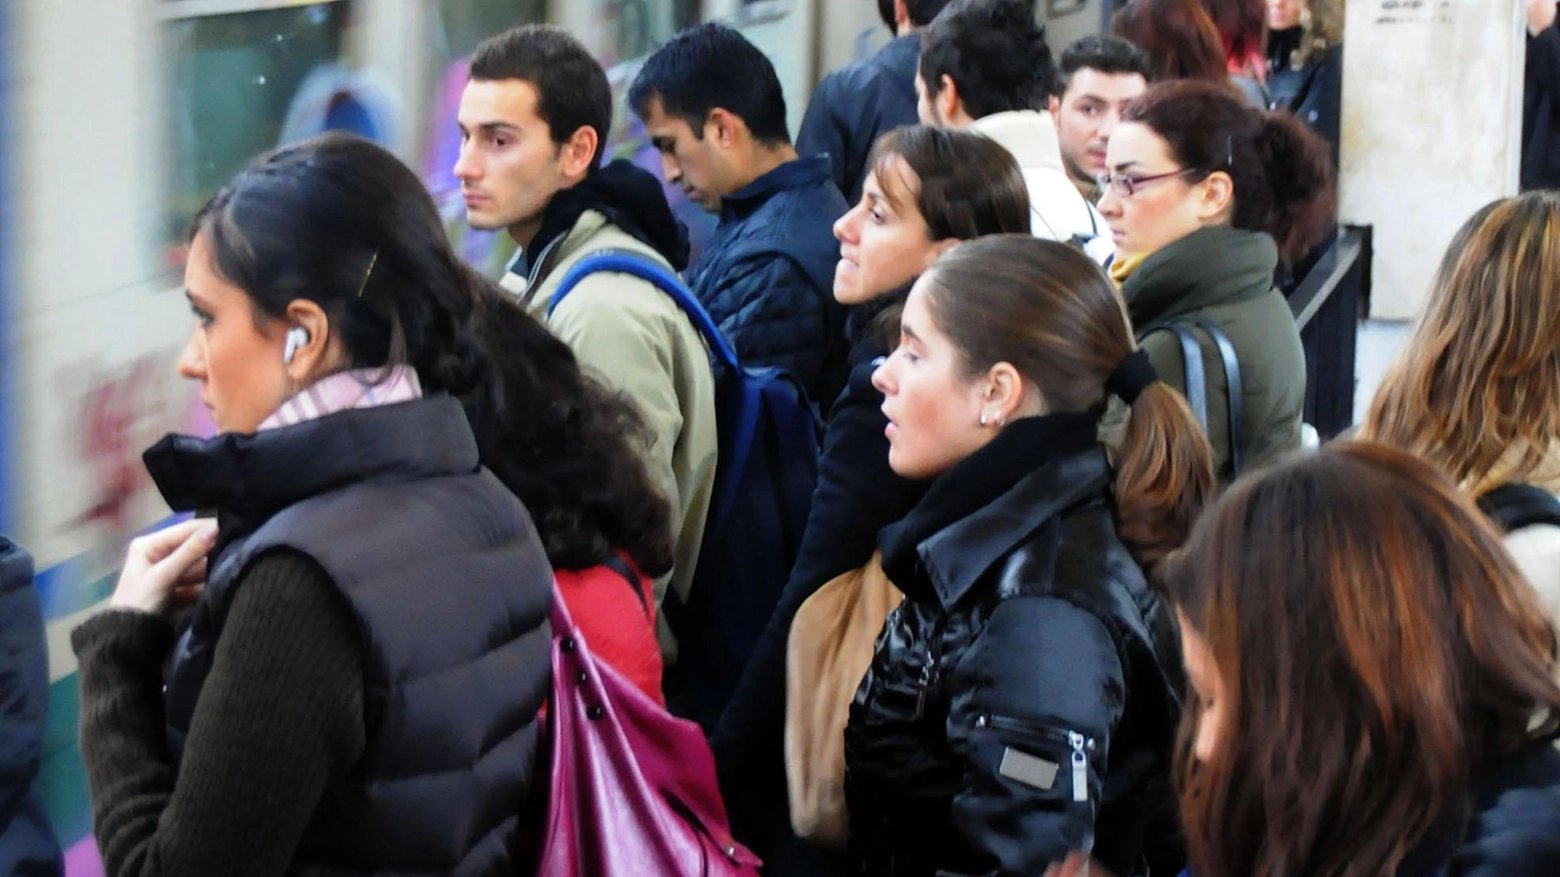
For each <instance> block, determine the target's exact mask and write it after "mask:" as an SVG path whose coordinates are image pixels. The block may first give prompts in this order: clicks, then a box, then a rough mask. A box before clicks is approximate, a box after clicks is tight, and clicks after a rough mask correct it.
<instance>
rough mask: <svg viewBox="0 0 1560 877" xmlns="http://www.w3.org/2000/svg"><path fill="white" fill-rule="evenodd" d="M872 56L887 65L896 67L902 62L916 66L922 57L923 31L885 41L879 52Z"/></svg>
mask: <svg viewBox="0 0 1560 877" xmlns="http://www.w3.org/2000/svg"><path fill="white" fill-rule="evenodd" d="M872 58H873V59H874V60H878V61H881V62H882V63H883V64H884V66H887V67H895V66H897V65H899V64H901V63H903V64H905V65H909V66H914V65H915V64H916V63H917V62H918V61H919V60H920V58H921V31H919V30H917V31H916V32H914V33H909V34H905V35H904V36H902V37H894V38H893V39H891V40H889V41H888V42H886V43H884V44H883V48H881V49H878V53H877V54H876V55H873V56H872Z"/></svg>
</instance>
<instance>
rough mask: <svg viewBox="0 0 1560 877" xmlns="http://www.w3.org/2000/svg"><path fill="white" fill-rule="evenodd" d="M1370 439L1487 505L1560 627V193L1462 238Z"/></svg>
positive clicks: (1368, 431) (1379, 404)
mask: <svg viewBox="0 0 1560 877" xmlns="http://www.w3.org/2000/svg"><path fill="white" fill-rule="evenodd" d="M1360 436H1361V437H1362V438H1370V439H1374V440H1376V441H1381V442H1385V443H1387V444H1391V445H1396V446H1397V447H1400V448H1404V449H1406V450H1408V451H1411V452H1413V453H1414V454H1416V455H1417V456H1419V457H1420V458H1422V459H1425V460H1428V461H1430V462H1431V463H1433V464H1435V465H1436V466H1437V467H1439V468H1440V469H1441V470H1442V471H1443V472H1445V473H1447V474H1448V475H1450V476H1451V478H1452V480H1453V481H1454V482H1456V483H1457V484H1458V485H1459V486H1460V487H1461V488H1462V489H1463V490H1464V491H1466V492H1467V493H1468V494H1469V495H1471V496H1472V497H1474V498H1475V499H1477V500H1479V501H1480V504H1481V505H1483V506H1485V508H1486V510H1487V511H1488V512H1490V513H1491V514H1492V516H1493V517H1495V518H1496V519H1497V521H1499V522H1502V526H1503V527H1504V528H1506V529H1508V530H1509V532H1508V533H1507V534H1506V548H1507V550H1509V551H1510V552H1511V553H1512V556H1513V557H1515V558H1516V561H1517V566H1518V567H1519V568H1520V569H1521V570H1522V572H1523V574H1524V575H1525V576H1526V577H1527V580H1528V582H1529V583H1530V584H1531V585H1532V586H1533V587H1534V588H1536V589H1537V590H1538V593H1539V597H1540V600H1541V601H1542V603H1543V604H1544V606H1545V608H1546V609H1547V611H1548V612H1549V615H1550V617H1551V618H1560V527H1557V526H1555V525H1554V523H1555V522H1556V514H1557V513H1560V502H1557V501H1556V500H1555V499H1554V494H1555V493H1557V492H1560V194H1557V193H1555V192H1530V193H1528V194H1526V195H1523V196H1522V197H1520V198H1509V199H1506V200H1503V201H1497V202H1495V203H1494V204H1490V205H1489V206H1487V207H1485V208H1484V209H1482V210H1480V211H1479V212H1478V213H1476V214H1474V216H1473V218H1471V219H1469V220H1468V222H1467V223H1466V224H1464V225H1463V227H1462V229H1461V230H1460V231H1458V233H1457V236H1456V237H1455V238H1453V240H1452V245H1451V246H1450V247H1448V248H1447V251H1446V256H1445V258H1444V259H1443V260H1442V262H1441V267H1440V270H1439V271H1438V272H1437V274H1436V277H1435V280H1434V282H1433V283H1432V285H1431V290H1430V302H1429V304H1428V305H1426V307H1425V311H1424V314H1423V315H1422V316H1421V317H1420V318H1419V323H1418V324H1417V325H1416V326H1415V327H1414V334H1413V336H1412V338H1410V340H1409V342H1408V346H1407V347H1406V348H1404V350H1403V353H1402V355H1401V356H1400V357H1399V358H1398V361H1397V362H1396V363H1395V364H1394V365H1393V367H1392V369H1391V370H1390V371H1388V372H1387V376H1386V378H1385V379H1384V380H1383V381H1382V384H1381V388H1380V389H1379V390H1378V391H1377V392H1376V397H1375V399H1374V400H1372V402H1371V406H1370V411H1369V414H1368V415H1367V416H1366V418H1365V424H1364V426H1363V427H1362V428H1361V430H1360ZM1545 506H1547V507H1548V508H1549V513H1548V514H1543V512H1544V507H1545ZM1524 508H1529V509H1532V510H1533V511H1534V512H1537V513H1538V514H1522V513H1521V512H1522V511H1523V509H1524Z"/></svg>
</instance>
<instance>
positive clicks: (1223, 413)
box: [1099, 82, 1334, 481]
mask: <svg viewBox="0 0 1560 877" xmlns="http://www.w3.org/2000/svg"><path fill="white" fill-rule="evenodd" d="M1105 166H1106V173H1105V175H1104V176H1103V178H1102V179H1101V181H1100V184H1101V191H1102V192H1103V196H1102V198H1101V200H1100V203H1099V209H1100V213H1101V214H1102V215H1103V216H1104V217H1105V220H1106V221H1107V222H1108V223H1109V224H1110V227H1111V231H1112V232H1113V233H1114V237H1115V241H1116V260H1115V261H1114V262H1113V263H1112V265H1111V276H1112V277H1114V278H1115V280H1116V282H1118V283H1120V284H1121V292H1122V296H1123V297H1124V298H1125V299H1126V301H1127V308H1128V310H1129V311H1130V313H1131V316H1132V323H1133V326H1134V327H1135V328H1136V330H1137V332H1138V334H1139V337H1140V338H1141V340H1142V344H1143V347H1144V348H1145V349H1146V350H1147V351H1148V355H1149V358H1150V359H1152V360H1153V363H1154V367H1155V368H1156V369H1158V371H1159V374H1160V375H1161V376H1162V377H1163V379H1164V380H1165V381H1166V382H1167V383H1169V384H1171V385H1172V386H1174V387H1176V388H1177V389H1179V390H1181V391H1182V392H1186V391H1187V389H1188V387H1187V377H1186V376H1187V371H1188V370H1187V367H1186V360H1185V358H1184V356H1183V354H1182V346H1181V343H1180V341H1179V340H1178V338H1177V335H1176V334H1175V333H1174V332H1171V331H1157V329H1156V327H1157V326H1160V325H1163V324H1171V326H1172V327H1175V326H1185V327H1189V328H1192V327H1197V324H1198V323H1199V322H1200V321H1202V322H1205V323H1207V324H1209V325H1211V326H1214V327H1217V328H1218V329H1219V330H1220V331H1221V332H1222V333H1223V334H1224V335H1225V336H1227V337H1228V339H1229V342H1230V344H1231V346H1232V347H1233V348H1234V353H1235V358H1236V359H1237V361H1238V363H1239V372H1238V373H1239V376H1240V382H1241V392H1240V393H1239V394H1238V396H1237V397H1236V400H1235V401H1236V402H1237V403H1238V404H1237V405H1236V407H1237V408H1239V409H1240V410H1241V411H1240V417H1239V421H1240V429H1239V434H1238V435H1237V436H1234V437H1232V436H1231V431H1230V426H1229V425H1230V419H1231V418H1230V414H1231V401H1232V400H1231V397H1230V393H1229V389H1228V384H1227V382H1226V379H1225V374H1224V367H1223V362H1224V358H1223V357H1222V356H1221V354H1220V351H1219V349H1218V347H1217V346H1216V344H1215V341H1214V339H1213V338H1212V337H1211V335H1210V333H1208V332H1207V331H1205V329H1203V328H1201V327H1197V328H1193V331H1192V333H1191V337H1193V338H1194V339H1195V341H1196V343H1197V344H1198V345H1199V347H1200V348H1201V352H1202V361H1203V362H1202V365H1203V368H1202V372H1203V375H1204V384H1205V389H1206V399H1207V406H1206V411H1207V414H1206V417H1207V423H1206V426H1207V430H1208V437H1209V441H1210V443H1211V444H1212V446H1213V452H1214V464H1215V467H1216V470H1217V471H1218V473H1219V476H1220V478H1221V480H1225V481H1228V480H1230V479H1232V478H1233V477H1234V475H1235V474H1236V469H1237V468H1239V467H1237V466H1236V460H1237V459H1239V460H1240V467H1248V466H1251V465H1255V464H1259V463H1261V462H1263V461H1265V460H1268V459H1271V458H1272V457H1274V456H1276V455H1278V454H1281V453H1283V452H1284V451H1286V450H1289V449H1292V448H1296V447H1299V445H1300V417H1301V408H1302V406H1303V404H1304V401H1305V354H1304V352H1303V351H1302V350H1301V347H1300V334H1299V331H1298V330H1297V329H1296V327H1295V323H1294V318H1293V316H1292V314H1291V313H1290V310H1289V306H1288V304H1287V303H1285V301H1284V298H1283V296H1282V295H1281V294H1280V293H1279V291H1278V290H1277V289H1276V288H1275V287H1274V284H1273V278H1274V273H1275V271H1276V270H1277V268H1278V266H1279V264H1280V263H1281V262H1282V263H1283V264H1286V265H1287V264H1290V263H1292V262H1293V260H1294V259H1296V258H1297V257H1299V256H1301V255H1303V254H1304V253H1306V252H1307V251H1308V250H1309V249H1310V248H1311V247H1312V246H1314V245H1315V244H1316V243H1317V242H1318V241H1320V240H1321V238H1322V237H1323V236H1324V235H1325V234H1326V233H1327V230H1328V229H1329V228H1330V227H1331V223H1332V216H1333V207H1334V188H1333V169H1332V162H1331V159H1330V156H1329V152H1328V146H1327V144H1326V143H1325V142H1324V141H1322V139H1321V138H1319V137H1318V136H1317V135H1316V134H1314V133H1312V132H1311V131H1310V130H1309V129H1308V128H1306V127H1305V125H1304V124H1302V123H1301V122H1300V121H1299V120H1298V119H1296V118H1295V117H1294V116H1292V115H1290V114H1288V113H1271V112H1270V113H1263V112H1261V111H1259V110H1255V109H1252V108H1250V107H1248V106H1247V105H1245V104H1244V103H1242V102H1241V100H1240V98H1238V97H1235V96H1233V95H1231V94H1230V93H1229V92H1228V91H1227V90H1226V89H1224V88H1221V87H1219V86H1217V85H1212V84H1209V83H1202V82H1167V83H1162V84H1160V85H1156V86H1154V87H1153V88H1151V89H1149V91H1148V92H1147V93H1146V94H1144V95H1143V97H1141V98H1139V99H1138V100H1137V101H1135V102H1133V104H1131V105H1130V106H1129V107H1128V108H1127V110H1126V112H1125V113H1124V114H1123V116H1122V120H1121V123H1120V124H1119V125H1118V126H1117V127H1116V130H1115V132H1114V133H1113V134H1112V135H1111V138H1110V144H1109V146H1108V147H1107V149H1106V156H1105Z"/></svg>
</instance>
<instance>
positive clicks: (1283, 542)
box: [1167, 442, 1560, 877]
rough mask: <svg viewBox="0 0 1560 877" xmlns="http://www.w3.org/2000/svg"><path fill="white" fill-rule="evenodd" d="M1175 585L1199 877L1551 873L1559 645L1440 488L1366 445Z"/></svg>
mask: <svg viewBox="0 0 1560 877" xmlns="http://www.w3.org/2000/svg"><path fill="white" fill-rule="evenodd" d="M1169 567H1170V569H1169V573H1168V576H1167V586H1168V588H1169V591H1170V595H1171V599H1172V600H1173V601H1174V602H1175V605H1176V607H1177V610H1178V614H1179V616H1180V622H1181V630H1182V642H1183V651H1184V653H1185V656H1186V669H1187V677H1188V680H1189V681H1190V683H1191V686H1192V690H1193V692H1194V693H1193V695H1192V696H1191V698H1190V699H1189V700H1188V702H1187V710H1186V714H1185V720H1184V724H1183V728H1182V733H1181V739H1180V743H1179V745H1178V755H1177V758H1178V762H1179V767H1178V772H1179V782H1180V797H1181V815H1182V819H1183V821H1184V824H1185V827H1186V833H1187V841H1188V846H1189V851H1190V854H1191V860H1192V867H1191V871H1192V873H1193V874H1194V875H1196V877H1431V875H1435V877H1497V875H1498V877H1527V875H1532V877H1538V875H1553V874H1554V873H1555V872H1556V868H1557V866H1560V752H1556V751H1555V749H1554V748H1553V746H1552V745H1551V741H1552V740H1553V739H1554V738H1555V736H1556V734H1557V733H1560V687H1557V686H1556V683H1555V681H1554V679H1553V677H1552V676H1551V673H1552V671H1553V669H1554V665H1555V631H1554V628H1553V627H1552V626H1551V624H1550V622H1549V620H1548V618H1547V617H1545V615H1544V613H1543V612H1542V611H1541V610H1540V608H1539V606H1538V604H1537V601H1535V600H1534V598H1533V594H1532V592H1531V591H1530V590H1529V589H1528V588H1527V587H1526V586H1525V585H1524V584H1523V583H1522V576H1521V573H1520V572H1518V570H1517V568H1516V566H1515V564H1513V563H1512V561H1511V558H1510V556H1509V555H1508V554H1507V553H1506V551H1505V549H1504V548H1503V547H1502V546H1501V542H1500V538H1499V536H1498V534H1497V533H1496V532H1495V530H1494V529H1493V528H1492V527H1491V526H1490V525H1489V524H1488V523H1487V522H1486V521H1485V520H1484V517H1483V515H1481V514H1480V513H1479V510H1478V509H1477V508H1475V507H1474V505H1473V503H1472V502H1471V501H1469V500H1468V499H1467V498H1466V497H1465V496H1464V495H1463V494H1462V493H1461V492H1459V491H1458V490H1457V489H1456V488H1455V486H1454V485H1452V484H1451V483H1450V482H1449V481H1447V480H1446V479H1445V477H1444V476H1442V475H1441V474H1440V473H1438V472H1437V471H1436V470H1435V469H1434V468H1432V467H1431V466H1430V465H1428V464H1426V463H1424V462H1422V461H1420V460H1418V459H1416V458H1414V457H1411V456H1410V455H1408V454H1407V453H1404V452H1403V451H1400V450H1397V449H1393V448H1390V447H1387V446H1385V445H1380V444H1375V443H1369V442H1357V443H1340V444H1334V445H1330V446H1329V447H1327V448H1325V449H1323V450H1322V451H1321V452H1320V453H1318V454H1314V455H1303V456H1297V457H1292V458H1290V459H1289V460H1288V461H1286V462H1283V463H1281V464H1279V465H1277V466H1276V467H1274V468H1272V469H1269V470H1267V471H1265V472H1263V473H1262V474H1260V475H1257V476H1255V477H1253V478H1250V479H1247V480H1245V481H1243V482H1241V483H1239V484H1237V485H1236V486H1235V487H1234V488H1232V489H1231V490H1230V491H1229V493H1228V494H1227V495H1226V496H1225V497H1224V498H1223V499H1222V500H1221V501H1220V502H1219V503H1218V504H1217V505H1216V506H1215V507H1214V508H1213V509H1211V510H1210V511H1209V512H1208V514H1207V515H1206V516H1205V517H1204V518H1203V519H1202V520H1201V521H1200V522H1199V523H1198V525H1197V529H1196V530H1195V532H1194V533H1193V535H1192V537H1191V539H1190V540H1188V542H1187V545H1186V548H1185V549H1184V554H1183V555H1182V556H1180V557H1178V558H1177V560H1176V561H1175V562H1173V563H1171V564H1170V565H1169Z"/></svg>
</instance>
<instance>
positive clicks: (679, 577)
mask: <svg viewBox="0 0 1560 877" xmlns="http://www.w3.org/2000/svg"><path fill="white" fill-rule="evenodd" d="M459 122H460V126H461V150H460V159H459V161H457V162H456V164H455V177H456V178H457V179H459V180H460V183H461V193H462V195H463V196H464V197H465V201H466V211H467V221H468V222H469V223H470V224H471V225H472V227H474V228H479V229H504V230H505V231H507V232H508V233H509V236H510V237H512V238H513V239H514V240H515V242H516V243H518V244H519V245H520V251H519V252H518V253H517V254H516V256H515V261H514V262H512V263H511V265H510V268H509V271H508V273H507V274H506V275H505V277H504V279H503V285H504V287H505V288H507V289H509V290H510V291H512V292H514V293H515V294H516V295H517V296H518V297H519V301H520V303H521V305H522V306H523V307H524V308H525V309H526V310H527V311H528V312H530V314H531V315H532V316H534V317H536V318H537V319H538V320H541V321H543V322H545V323H546V325H547V327H548V328H549V329H551V330H552V331H553V333H554V334H556V335H557V336H558V337H560V338H562V339H563V340H564V341H565V342H567V343H568V344H569V346H570V347H571V348H573V349H574V353H575V355H576V356H577V357H579V360H580V364H581V365H582V366H584V367H585V368H586V369H587V370H594V371H595V372H597V373H599V374H600V375H601V376H602V377H604V378H605V379H606V380H607V382H608V383H610V384H611V385H612V386H614V387H615V388H617V389H618V390H621V391H622V392H623V393H624V394H626V395H627V396H628V397H629V398H631V399H633V400H634V402H635V404H637V405H638V406H639V410H640V413H641V414H642V415H643V416H644V417H645V420H646V421H647V422H648V423H649V424H650V427H651V431H652V433H653V444H652V446H651V447H650V448H649V449H648V450H647V453H648V459H649V463H650V468H651V471H652V473H653V474H654V475H655V476H656V478H657V480H658V482H659V483H660V484H661V486H662V489H663V491H664V492H665V494H666V496H667V497H668V498H669V499H670V500H671V503H672V509H673V512H674V514H675V515H676V520H677V522H678V537H677V550H676V566H675V568H674V569H673V571H672V574H671V576H670V581H669V582H668V581H667V580H666V579H663V580H661V581H658V582H657V583H656V600H657V602H659V601H661V600H663V599H664V598H665V595H666V589H667V587H672V588H675V589H677V592H678V594H679V596H681V597H682V598H683V599H686V598H687V597H688V588H689V586H690V584H691V583H692V581H693V573H694V564H695V563H696V561H697V559H698V556H699V546H700V544H701V542H702V540H703V537H704V523H705V518H706V516H707V514H708V512H709V504H710V495H711V492H712V490H713V488H714V482H715V456H716V444H715V442H716V435H715V384H714V376H713V374H712V373H711V371H710V363H709V355H708V352H707V351H706V348H705V346H704V341H703V339H702V338H701V337H700V335H699V333H698V330H696V329H695V328H694V327H693V324H692V323H691V322H690V321H689V320H688V318H687V316H686V315H684V314H683V313H682V311H681V310H680V309H679V308H678V306H677V304H676V303H675V302H673V301H672V299H671V298H670V297H669V296H667V295H666V294H664V293H662V292H661V291H660V290H658V289H657V288H656V287H655V286H654V285H652V284H651V283H649V282H648V281H645V280H641V279H639V278H637V277H631V276H629V275H627V274H620V273H615V272H603V273H599V274H593V275H590V276H589V277H587V278H585V279H584V280H582V281H581V282H580V283H579V285H578V286H577V287H576V288H575V289H574V290H573V291H572V292H571V293H569V296H568V298H567V299H565V300H563V301H562V302H561V303H560V304H559V306H558V308H557V309H556V310H553V309H551V304H552V299H553V294H554V293H555V292H556V291H557V290H558V287H559V285H560V284H561V283H562V281H563V278H564V277H565V276H566V275H567V274H568V273H569V269H570V268H572V267H573V266H574V265H575V264H577V263H578V262H579V261H580V260H582V259H584V258H585V257H587V256H589V255H591V254H593V253H597V252H600V251H602V250H619V251H627V252H630V253H633V254H635V255H638V256H640V257H642V258H644V259H646V260H649V261H653V262H658V263H660V264H661V265H662V266H663V267H665V268H668V269H670V270H672V271H673V272H678V271H681V270H682V269H683V268H684V267H686V265H687V261H688V242H687V237H686V233H685V230H684V229H683V227H682V225H681V223H679V222H678V221H677V219H676V217H675V216H673V215H672V211H671V208H670V207H669V206H668V205H667V203H666V196H665V194H664V193H663V192H662V191H661V184H660V182H659V181H658V180H656V178H655V177H654V176H652V175H651V174H649V173H648V172H646V171H644V170H641V169H640V168H638V167H636V166H634V165H633V164H631V163H629V162H626V161H615V162H612V163H611V164H608V165H606V166H604V167H602V166H600V160H601V154H602V150H603V147H604V145H605V143H606V138H607V133H608V132H609V131H610V129H611V127H612V90H611V87H610V86H609V84H608V82H607V75H606V72H605V71H604V70H602V68H601V64H600V63H598V62H597V61H596V59H595V58H593V57H591V55H590V53H589V52H588V51H587V50H586V49H585V47H584V46H583V45H581V44H580V42H579V41H578V40H576V39H574V37H572V36H570V35H569V34H568V33H567V32H565V31H563V30H561V29H559V28H556V27H550V26H543V25H528V26H525V27H519V28H515V29H513V30H510V31H507V32H505V33H503V34H500V35H499V36H496V37H493V38H492V39H490V40H488V41H487V42H485V43H483V44H482V45H481V46H479V47H478V48H477V50H476V52H475V53H474V54H473V55H472V59H471V82H470V83H468V84H467V86H466V89H465V92H464V93H463V94H462V95H461V102H460V111H459ZM660 633H661V645H662V650H663V652H665V653H666V655H667V657H668V658H669V659H670V658H672V657H674V656H675V652H676V646H675V643H674V642H673V641H672V637H671V633H670V631H669V629H668V628H667V627H666V625H665V623H664V621H663V623H662V624H661V631H660Z"/></svg>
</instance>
